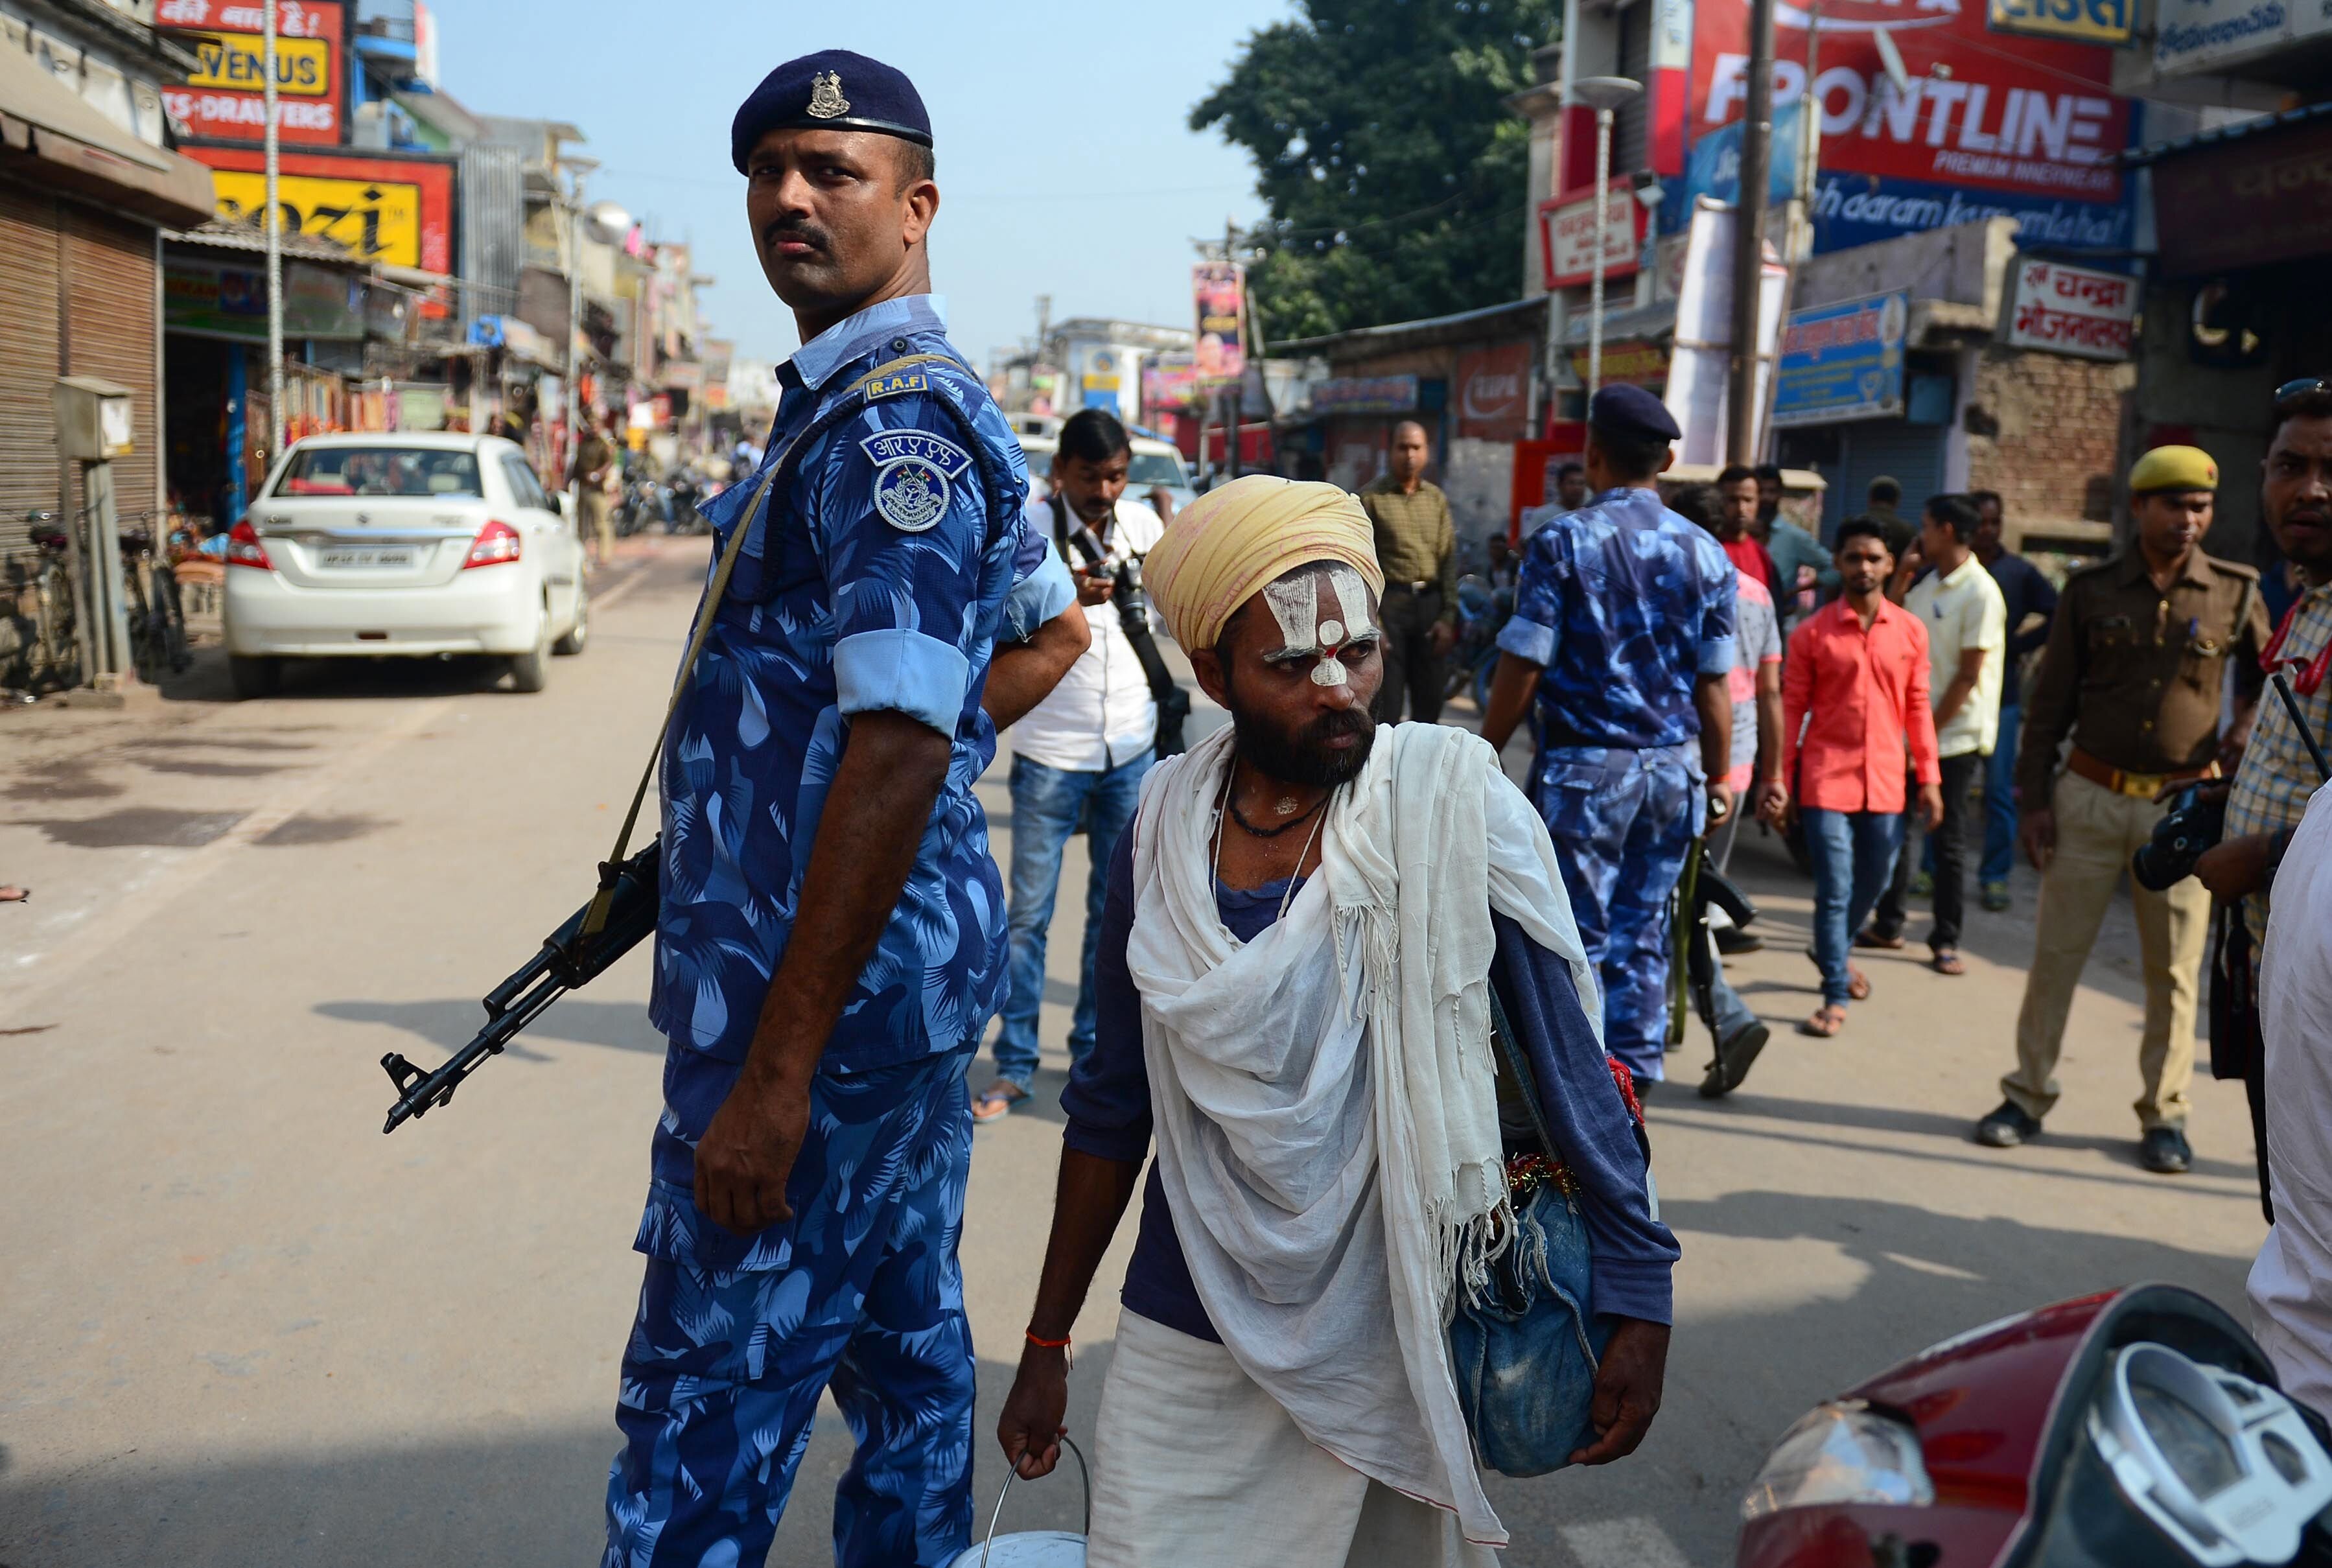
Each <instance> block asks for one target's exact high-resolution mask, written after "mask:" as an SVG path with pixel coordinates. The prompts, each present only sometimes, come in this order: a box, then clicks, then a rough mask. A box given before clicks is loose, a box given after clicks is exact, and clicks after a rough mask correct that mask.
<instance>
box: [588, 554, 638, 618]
mask: <svg viewBox="0 0 2332 1568" xmlns="http://www.w3.org/2000/svg"><path fill="white" fill-rule="evenodd" d="M652 564H654V563H653V562H650V561H642V562H641V563H640V564H639V565H637V566H636V567H634V568H633V569H632V573H631V575H630V576H629V577H627V578H625V579H624V580H623V581H621V582H619V583H617V584H616V586H615V587H614V588H609V589H608V590H607V592H606V593H603V594H593V595H592V596H591V607H592V608H593V609H595V610H604V609H606V608H607V607H608V606H609V605H612V604H614V603H615V602H616V600H617V599H619V598H623V597H624V596H625V595H626V594H627V593H629V592H631V591H632V590H633V589H634V588H637V587H639V586H640V584H642V583H644V582H645V581H647V578H648V568H649V567H650V566H651V565H652Z"/></svg>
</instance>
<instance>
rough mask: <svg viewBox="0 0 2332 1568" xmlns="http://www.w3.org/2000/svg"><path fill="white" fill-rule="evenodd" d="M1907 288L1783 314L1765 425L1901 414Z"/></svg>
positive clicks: (1908, 301) (1908, 300) (1908, 311)
mask: <svg viewBox="0 0 2332 1568" xmlns="http://www.w3.org/2000/svg"><path fill="white" fill-rule="evenodd" d="M1910 314H1911V296H1910V294H1909V292H1896V293H1892V294H1873V295H1870V296H1868V298H1865V299H1859V300H1840V301H1838V302H1837V303H1835V304H1830V305H1813V306H1810V307H1808V308H1807V309H1805V310H1802V311H1791V312H1790V318H1789V320H1788V322H1787V323H1786V324H1785V325H1784V326H1783V327H1782V353H1781V368H1780V374H1779V377H1778V378H1777V379H1776V380H1775V382H1774V384H1773V423H1774V425H1777V426H1781V427H1784V428H1786V427H1788V426H1790V425H1830V424H1836V423H1838V422H1840V421H1842V420H1848V419H1895V418H1899V417H1901V416H1902V413H1903V331H1904V327H1905V325H1906V323H1907V321H1908V320H1909V319H1910Z"/></svg>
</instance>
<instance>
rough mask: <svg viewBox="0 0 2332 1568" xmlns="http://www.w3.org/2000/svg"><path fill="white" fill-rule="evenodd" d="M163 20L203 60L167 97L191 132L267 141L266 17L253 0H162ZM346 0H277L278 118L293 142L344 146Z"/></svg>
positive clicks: (166, 28) (164, 30)
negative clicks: (342, 107)
mask: <svg viewBox="0 0 2332 1568" xmlns="http://www.w3.org/2000/svg"><path fill="white" fill-rule="evenodd" d="M155 21H156V24H157V26H158V28H159V29H160V31H161V32H162V33H165V34H167V36H168V37H169V38H170V40H171V42H173V43H177V44H178V45H179V46H181V47H182V48H185V49H186V50H187V51H189V52H191V53H193V54H194V56H195V58H196V59H197V60H199V61H200V62H202V63H201V66H200V68H199V69H197V70H196V72H195V73H194V74H193V75H192V76H190V77H188V78H187V79H186V85H185V86H184V87H166V88H164V89H163V90H162V101H163V104H164V106H165V107H166V108H167V109H168V110H169V112H170V114H171V115H172V116H173V117H174V118H176V119H177V120H183V121H185V122H186V129H187V131H188V133H189V134H191V135H193V136H196V137H205V138H209V139H214V140H221V141H259V140H262V139H264V138H265V136H266V134H267V100H266V99H265V98H264V97H263V93H264V91H266V85H267V81H266V77H267V71H266V53H265V46H264V45H263V43H262V41H261V34H262V33H263V31H264V29H265V27H266V18H265V16H264V14H263V13H262V12H261V10H260V8H259V6H258V5H256V4H252V3H249V0H161V3H160V5H158V7H157V9H156V12H155ZM344 26H345V24H344V19H343V12H342V6H341V3H340V0H276V5H275V27H276V40H275V94H276V97H275V117H276V121H277V126H278V129H279V130H280V132H281V134H282V139H284V140H285V141H287V142H306V143H309V144H311V145H315V144H321V145H325V146H337V145H339V142H340V141H341V140H342V136H341V130H342V125H341V118H340V117H341V104H342V101H343V100H345V99H346V97H347V96H348V94H347V91H346V89H345V87H344V86H343V72H342V64H341V62H342V53H341V52H342V48H343V40H344V38H345V32H344Z"/></svg>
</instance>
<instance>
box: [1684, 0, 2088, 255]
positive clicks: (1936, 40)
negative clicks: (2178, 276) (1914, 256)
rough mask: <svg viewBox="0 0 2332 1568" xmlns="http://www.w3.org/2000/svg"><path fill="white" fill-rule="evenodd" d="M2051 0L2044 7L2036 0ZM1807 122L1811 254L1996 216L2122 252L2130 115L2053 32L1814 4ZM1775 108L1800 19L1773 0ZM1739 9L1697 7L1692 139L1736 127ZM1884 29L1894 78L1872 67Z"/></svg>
mask: <svg viewBox="0 0 2332 1568" xmlns="http://www.w3.org/2000/svg"><path fill="white" fill-rule="evenodd" d="M2036 3H2055V0H2036ZM1819 11H1820V17H1821V23H1820V27H1821V40H1820V47H1819V50H1818V51H1817V62H1818V67H1819V75H1818V76H1817V77H1816V79H1815V81H1813V83H1812V91H1811V102H1812V103H1813V104H1814V105H1816V106H1817V107H1818V108H1819V110H1820V112H1821V168H1820V170H1819V174H1818V177H1817V180H1816V189H1815V202H1814V205H1815V212H1814V218H1815V222H1816V225H1817V226H1816V247H1817V249H1820V250H1824V251H1830V250H1838V249H1843V248H1845V247H1846V246H1848V245H1852V244H1866V243H1868V242H1869V241H1872V240H1878V239H1892V238H1896V237H1897V236H1899V235H1902V234H1916V233H1921V232H1924V231H1926V230H1928V229H1932V228H1939V227H1943V226H1945V225H1949V224H1953V223H1965V222H1972V221H1974V220H1975V219H1977V218H1981V217H1987V216H1994V215H2012V216H2016V217H2020V218H2021V219H2023V221H2024V226H2023V229H2022V231H2021V233H2022V237H2023V238H2024V239H2025V240H2026V242H2027V243H2029V244H2038V243H2042V237H2041V236H2042V233H2043V231H2045V230H2051V229H2053V230H2054V231H2056V232H2055V234H2053V235H2052V236H2050V238H2048V239H2047V240H2046V242H2045V243H2049V244H2079V245H2092V246H2106V247H2127V245H2128V244H2130V243H2131V229H2132V217H2131V213H2130V206H2129V201H2128V196H2127V190H2126V188H2125V186H2126V183H2127V182H2126V181H2125V179H2124V177H2123V175H2122V172H2121V170H2120V168H2119V167H2118V166H2117V162H2116V158H2117V155H2118V154H2119V153H2120V151H2121V150H2122V149H2123V148H2125V147H2127V145H2128V143H2129V137H2130V126H2131V112H2132V111H2131V106H2130V104H2129V102H2128V100H2126V99H2121V98H2117V97H2116V96H2114V93H2113V91H2112V89H2111V87H2110V85H2109V83H2110V82H2111V80H2112V70H2113V67H2112V62H2113V55H2112V52H2111V51H2110V50H2107V49H2104V48H2099V47H2097V46H2095V45H2091V44H2086V43H2067V42H2062V41H2059V40H2054V39H2039V38H2020V39H2013V40H2011V39H2007V38H2003V37H2002V36H2000V35H1999V34H1997V33H1992V32H1990V31H1989V30H1988V28H1987V26H1986V17H1987V13H1986V12H1985V11H1984V10H1983V8H1981V7H1978V6H1975V5H1963V4H1962V3H1961V0H1935V3H1934V4H1930V5H1905V4H1898V3H1895V0H1827V3H1825V4H1824V5H1821V7H1820V8H1819ZM1776 22H1777V32H1776V40H1777V42H1776V59H1775V61H1774V63H1773V97H1774V103H1775V107H1776V108H1777V110H1778V109H1779V108H1780V107H1781V106H1782V105H1783V104H1787V103H1792V102H1795V101H1797V100H1800V99H1802V98H1804V97H1806V96H1807V81H1806V67H1805V60H1806V53H1807V48H1808V44H1809V42H1810V40H1811V31H1812V27H1813V15H1812V14H1810V13H1809V11H1808V10H1806V9H1804V8H1802V7H1801V6H1799V5H1792V4H1790V3H1789V0H1778V4H1777V5H1776ZM1748 25H1749V6H1748V0H1697V4H1696V8H1695V23H1694V32H1695V47H1694V50H1693V91H1692V101H1691V112H1692V123H1693V135H1694V139H1695V140H1696V141H1697V140H1698V139H1700V138H1701V137H1704V136H1706V135H1708V134H1710V133H1712V132H1715V131H1716V130H1718V129H1721V128H1723V127H1725V126H1727V125H1730V124H1732V123H1734V122H1735V121H1737V120H1740V119H1741V118H1742V115H1743V113H1744V108H1745V105H1746V100H1747V97H1748V65H1749V55H1748ZM1881 34H1884V35H1885V36H1886V37H1887V38H1888V40H1889V41H1890V42H1891V43H1893V44H1894V46H1895V49H1896V51H1897V53H1899V54H1900V56H1901V59H1902V62H1903V68H1904V71H1905V72H1906V73H1907V82H1906V84H1905V86H1904V87H1902V88H1898V87H1897V85H1896V84H1895V82H1894V81H1892V80H1890V79H1889V74H1888V71H1887V69H1886V67H1885V65H1884V64H1883V63H1882V61H1881V57H1880V53H1879V47H1878V38H1879V36H1880V35H1881Z"/></svg>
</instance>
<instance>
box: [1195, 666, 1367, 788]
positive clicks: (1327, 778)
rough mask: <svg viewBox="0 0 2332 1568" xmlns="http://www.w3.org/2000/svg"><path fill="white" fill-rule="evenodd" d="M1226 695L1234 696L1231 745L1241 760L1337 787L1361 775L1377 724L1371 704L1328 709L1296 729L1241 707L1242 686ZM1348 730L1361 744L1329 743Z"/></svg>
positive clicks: (1268, 772) (1291, 779) (1270, 775)
mask: <svg viewBox="0 0 2332 1568" xmlns="http://www.w3.org/2000/svg"><path fill="white" fill-rule="evenodd" d="M1224 695H1225V696H1227V697H1228V698H1229V699H1230V701H1229V704H1228V706H1229V708H1230V711H1231V731H1232V749H1233V750H1235V751H1237V752H1238V758H1239V760H1240V761H1242V762H1245V763H1246V764H1247V766H1248V767H1250V768H1252V769H1254V770H1256V771H1257V772H1258V773H1260V774H1262V775H1264V776H1265V777H1266V778H1267V779H1278V780H1280V781H1281V782H1282V783H1286V784H1306V785H1310V786H1311V787H1312V788H1314V789H1334V788H1335V787H1336V786H1337V785H1339V784H1348V783H1350V782H1351V781H1352V779H1356V778H1358V777H1359V776H1360V771H1361V770H1362V768H1364V767H1366V766H1367V765H1368V760H1369V753H1370V751H1372V750H1374V749H1375V746H1376V741H1377V724H1376V721H1375V720H1374V719H1372V718H1371V717H1370V716H1369V711H1368V710H1367V709H1366V708H1346V709H1343V711H1342V712H1333V713H1323V714H1321V715H1320V716H1319V717H1318V718H1316V719H1314V720H1313V721H1312V722H1310V723H1309V724H1306V725H1305V726H1304V727H1303V728H1302V729H1301V730H1297V731H1292V732H1291V731H1287V730H1285V729H1283V728H1280V727H1279V726H1276V725H1275V724H1273V723H1272V722H1270V721H1269V720H1267V719H1265V718H1263V717H1262V716H1261V715H1260V714H1257V713H1253V712H1248V711H1247V709H1246V708H1244V707H1242V706H1241V705H1240V703H1239V700H1238V690H1237V688H1235V687H1234V688H1232V689H1230V690H1228V691H1226V692H1225V693H1224ZM1344 735H1358V736H1359V737H1360V738H1361V739H1360V744H1358V745H1356V746H1351V747H1347V748H1344V749H1343V750H1341V751H1340V750H1333V749H1331V748H1330V747H1329V746H1328V744H1327V742H1328V741H1332V740H1334V739H1336V738H1338V737H1341V736H1344Z"/></svg>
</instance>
